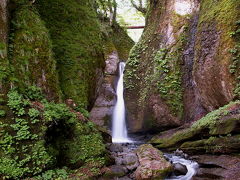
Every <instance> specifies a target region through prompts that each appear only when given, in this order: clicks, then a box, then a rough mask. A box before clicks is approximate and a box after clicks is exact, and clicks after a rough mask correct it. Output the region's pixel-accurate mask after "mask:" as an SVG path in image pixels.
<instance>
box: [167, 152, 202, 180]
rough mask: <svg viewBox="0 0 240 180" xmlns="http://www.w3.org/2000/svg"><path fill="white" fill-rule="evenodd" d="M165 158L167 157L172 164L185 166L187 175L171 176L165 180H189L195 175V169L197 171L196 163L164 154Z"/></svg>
mask: <svg viewBox="0 0 240 180" xmlns="http://www.w3.org/2000/svg"><path fill="white" fill-rule="evenodd" d="M165 157H167V159H169V160H170V161H172V163H180V164H183V165H185V166H186V168H187V174H186V175H181V176H172V177H170V178H167V179H165V180H191V179H192V177H193V176H194V175H195V174H196V172H197V169H198V163H197V162H194V161H191V160H187V159H183V158H181V157H179V156H174V155H171V154H165Z"/></svg>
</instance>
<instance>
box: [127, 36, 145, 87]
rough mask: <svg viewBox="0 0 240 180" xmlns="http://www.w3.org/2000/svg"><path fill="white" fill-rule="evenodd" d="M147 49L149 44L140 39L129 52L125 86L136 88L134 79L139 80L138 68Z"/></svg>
mask: <svg viewBox="0 0 240 180" xmlns="http://www.w3.org/2000/svg"><path fill="white" fill-rule="evenodd" d="M146 49H147V45H146V44H145V42H144V41H143V40H140V41H139V42H138V43H137V44H135V45H134V46H133V48H132V49H131V51H130V53H129V58H128V60H127V66H128V70H127V71H126V73H125V77H126V78H125V87H126V88H127V89H133V88H134V80H139V79H140V78H139V77H138V75H137V73H136V72H137V69H138V66H139V64H140V62H139V61H140V58H141V53H142V52H144V51H145V50H146Z"/></svg>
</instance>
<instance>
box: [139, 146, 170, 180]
mask: <svg viewBox="0 0 240 180" xmlns="http://www.w3.org/2000/svg"><path fill="white" fill-rule="evenodd" d="M137 155H138V159H139V163H140V165H139V166H138V168H137V170H136V171H135V178H136V179H137V180H143V179H164V178H165V177H166V176H167V175H168V174H169V173H170V172H171V171H172V165H171V163H170V162H168V161H167V160H166V159H165V158H164V157H163V153H162V152H161V151H159V150H158V149H156V148H154V147H153V146H152V145H150V144H144V145H141V146H140V147H139V148H138V149H137Z"/></svg>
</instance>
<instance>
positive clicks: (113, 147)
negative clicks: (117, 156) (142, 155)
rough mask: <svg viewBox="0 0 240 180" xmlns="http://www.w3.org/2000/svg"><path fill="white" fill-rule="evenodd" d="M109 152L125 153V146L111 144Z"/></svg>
mask: <svg viewBox="0 0 240 180" xmlns="http://www.w3.org/2000/svg"><path fill="white" fill-rule="evenodd" d="M109 150H110V151H111V152H123V146H122V145H121V144H111V145H110V146H109Z"/></svg>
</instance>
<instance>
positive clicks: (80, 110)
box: [74, 106, 90, 118]
mask: <svg viewBox="0 0 240 180" xmlns="http://www.w3.org/2000/svg"><path fill="white" fill-rule="evenodd" d="M74 110H76V111H78V112H81V113H82V115H83V116H84V117H86V118H89V116H90V114H89V112H88V111H87V110H86V109H84V108H83V107H82V106H76V107H74Z"/></svg>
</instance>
